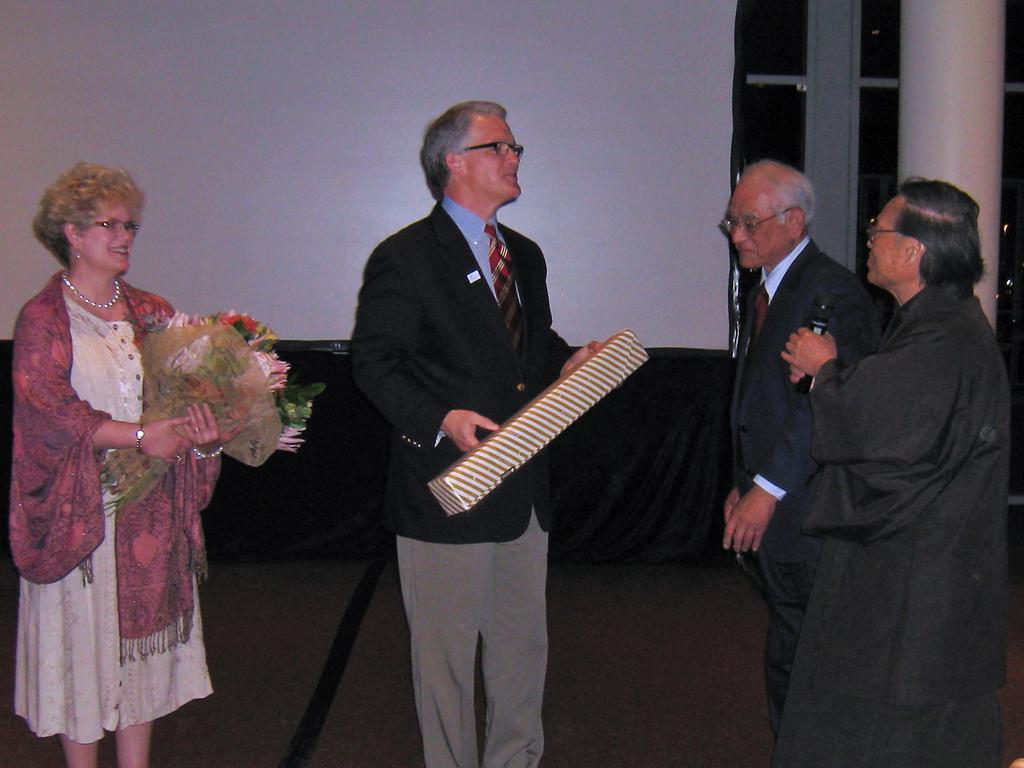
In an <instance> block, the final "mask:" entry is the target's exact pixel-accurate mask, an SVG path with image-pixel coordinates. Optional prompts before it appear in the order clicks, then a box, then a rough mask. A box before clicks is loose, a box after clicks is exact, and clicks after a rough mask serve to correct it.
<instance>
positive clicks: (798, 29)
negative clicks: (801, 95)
mask: <svg viewBox="0 0 1024 768" xmlns="http://www.w3.org/2000/svg"><path fill="white" fill-rule="evenodd" d="M739 14H740V16H739V18H740V24H741V29H742V33H743V57H744V59H745V62H746V71H747V72H748V73H752V74H753V73H756V74H761V75H803V74H806V73H807V0H745V1H743V0H741V2H740V4H739Z"/></svg>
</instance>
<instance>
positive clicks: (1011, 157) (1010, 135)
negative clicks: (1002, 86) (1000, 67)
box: [1003, 92, 1024, 179]
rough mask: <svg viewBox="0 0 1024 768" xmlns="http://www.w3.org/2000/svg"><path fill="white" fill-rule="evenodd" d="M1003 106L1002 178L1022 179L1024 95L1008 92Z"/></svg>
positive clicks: (1023, 176)
mask: <svg viewBox="0 0 1024 768" xmlns="http://www.w3.org/2000/svg"><path fill="white" fill-rule="evenodd" d="M1003 104H1004V107H1003V178H1004V179H1024V147H1022V146H1021V141H1020V137H1021V136H1024V93H1019V92H1008V93H1007V94H1006V99H1005V101H1004V102H1003Z"/></svg>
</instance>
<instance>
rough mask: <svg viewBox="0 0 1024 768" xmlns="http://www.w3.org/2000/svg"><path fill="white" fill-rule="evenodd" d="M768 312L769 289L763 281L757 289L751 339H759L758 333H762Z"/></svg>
mask: <svg viewBox="0 0 1024 768" xmlns="http://www.w3.org/2000/svg"><path fill="white" fill-rule="evenodd" d="M767 314H768V289H767V288H765V287H764V283H761V287H760V288H758V290H757V295H756V296H755V297H754V325H753V327H752V328H751V331H750V340H751V341H757V336H758V334H760V333H761V326H762V325H764V317H765V315H767Z"/></svg>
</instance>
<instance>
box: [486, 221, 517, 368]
mask: <svg viewBox="0 0 1024 768" xmlns="http://www.w3.org/2000/svg"><path fill="white" fill-rule="evenodd" d="M484 234H485V235H487V236H488V237H489V238H491V245H490V248H489V249H488V251H487V261H488V262H489V263H490V265H491V281H492V282H493V283H494V295H495V296H496V297H497V299H498V308H499V309H500V310H501V316H502V318H503V319H504V320H505V325H507V326H508V332H509V333H510V334H512V345H513V346H514V347H515V348H516V349H519V340H520V337H521V336H522V331H521V329H520V323H519V315H520V311H519V298H518V297H517V296H516V281H515V280H514V279H513V277H512V266H511V263H510V260H509V255H508V249H507V248H506V247H505V244H504V243H503V242H501V241H500V240H499V239H498V236H497V234H496V233H495V231H494V227H493V226H491V225H490V224H488V225H487V226H486V227H484Z"/></svg>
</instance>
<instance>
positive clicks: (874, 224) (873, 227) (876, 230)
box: [868, 218, 903, 240]
mask: <svg viewBox="0 0 1024 768" xmlns="http://www.w3.org/2000/svg"><path fill="white" fill-rule="evenodd" d="M886 232H892V233H893V234H896V235H901V234H903V233H902V232H900V231H899V230H898V229H885V228H884V227H880V226H878V219H877V218H875V219H871V220H870V221H869V222H868V240H874V239H875V238H876V237H877V236H878V235H882V234H885V233H886Z"/></svg>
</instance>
